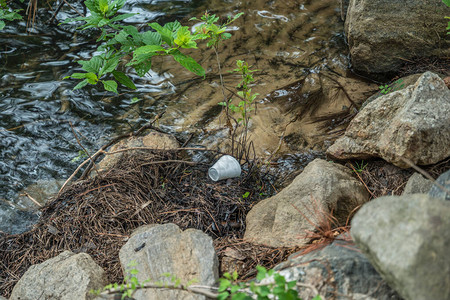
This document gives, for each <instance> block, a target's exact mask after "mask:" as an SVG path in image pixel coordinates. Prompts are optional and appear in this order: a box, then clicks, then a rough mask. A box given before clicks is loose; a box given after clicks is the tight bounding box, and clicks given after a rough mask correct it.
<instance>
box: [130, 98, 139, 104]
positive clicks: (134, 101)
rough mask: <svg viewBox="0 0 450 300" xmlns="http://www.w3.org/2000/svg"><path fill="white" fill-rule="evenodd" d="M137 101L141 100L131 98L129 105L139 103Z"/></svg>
mask: <svg viewBox="0 0 450 300" xmlns="http://www.w3.org/2000/svg"><path fill="white" fill-rule="evenodd" d="M139 101H141V99H139V98H138V97H133V98H131V101H130V103H131V104H135V103H137V102H139Z"/></svg>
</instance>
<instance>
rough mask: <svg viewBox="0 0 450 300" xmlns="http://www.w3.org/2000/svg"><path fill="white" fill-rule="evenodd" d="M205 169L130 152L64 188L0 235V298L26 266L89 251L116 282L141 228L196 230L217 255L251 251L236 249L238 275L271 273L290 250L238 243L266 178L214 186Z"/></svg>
mask: <svg viewBox="0 0 450 300" xmlns="http://www.w3.org/2000/svg"><path fill="white" fill-rule="evenodd" d="M209 165H210V163H208V165H206V164H204V163H193V162H188V161H186V160H183V157H182V151H181V152H180V151H170V150H152V151H141V152H139V153H138V152H137V151H133V154H127V153H125V154H124V155H123V156H122V158H121V159H120V160H119V161H118V162H117V163H116V164H115V165H114V166H113V167H112V168H111V169H110V170H109V171H106V172H105V173H101V174H100V175H99V176H96V177H94V178H88V179H86V180H79V181H77V182H75V183H74V184H72V185H71V186H68V187H67V188H65V189H64V190H63V191H62V192H61V193H60V195H58V196H57V197H56V198H55V199H54V200H53V201H51V202H50V203H48V204H47V205H46V206H44V207H43V208H42V209H41V217H40V221H39V223H38V224H36V225H35V226H34V227H33V228H32V229H31V230H30V231H28V232H25V233H22V234H17V235H5V234H4V235H2V236H0V255H1V257H2V260H1V262H0V289H1V290H2V292H3V296H6V297H8V296H9V295H10V293H11V291H12V288H13V286H14V285H15V284H16V282H17V281H18V280H19V279H20V278H21V276H22V275H23V274H24V273H25V271H26V270H27V269H28V268H29V267H30V266H31V265H33V264H38V263H41V262H43V261H45V260H47V259H49V258H52V257H55V256H57V255H59V254H60V253H61V252H63V251H64V250H70V251H72V252H75V253H79V252H86V253H88V254H89V255H91V257H92V258H93V259H94V260H95V261H96V262H97V263H98V264H99V265H100V266H101V267H102V268H103V269H104V270H105V271H106V273H107V276H108V280H109V281H110V282H121V281H122V279H123V274H122V270H121V267H120V262H119V259H118V257H119V255H118V254H119V250H120V248H121V247H122V246H123V245H124V244H125V243H126V241H127V240H128V238H129V236H130V234H131V233H132V232H133V230H134V229H136V228H138V227H140V226H142V225H145V224H165V223H175V224H177V225H178V226H179V227H180V228H182V229H183V230H184V229H187V228H196V229H199V230H202V231H203V232H205V233H207V234H208V235H210V236H211V237H212V238H213V239H214V240H216V242H215V244H216V246H217V248H218V250H220V249H222V248H223V249H225V248H226V247H228V246H229V245H232V244H233V245H235V247H239V245H241V246H240V249H241V250H242V249H244V250H245V249H247V248H248V249H250V251H244V250H242V251H241V253H246V254H245V255H244V257H243V258H242V260H243V261H244V262H245V263H244V264H245V266H246V267H245V268H244V270H242V273H243V274H249V273H251V271H250V268H254V266H255V265H256V264H262V265H264V266H265V267H267V268H272V267H273V266H274V265H275V264H277V263H279V262H281V261H282V260H284V259H286V257H287V256H288V255H289V254H290V253H292V252H293V251H285V250H283V249H281V250H276V249H273V248H270V247H263V246H259V247H257V248H252V247H250V246H249V244H245V243H243V242H242V241H241V239H242V237H243V233H244V231H245V217H246V215H247V212H248V211H249V210H250V209H251V207H252V206H253V205H254V204H255V203H257V202H258V201H259V200H261V199H262V198H263V197H267V196H268V195H271V194H273V192H274V190H273V187H272V186H271V184H270V183H269V181H268V180H264V179H262V178H261V177H260V176H259V175H258V174H257V173H256V172H255V173H253V174H248V173H246V172H245V170H244V174H243V175H242V176H241V177H240V178H236V179H229V180H224V181H219V182H213V181H211V180H210V179H208V178H207V170H208V167H209ZM219 248H220V249H219ZM255 249H256V250H255ZM274 253H275V254H274Z"/></svg>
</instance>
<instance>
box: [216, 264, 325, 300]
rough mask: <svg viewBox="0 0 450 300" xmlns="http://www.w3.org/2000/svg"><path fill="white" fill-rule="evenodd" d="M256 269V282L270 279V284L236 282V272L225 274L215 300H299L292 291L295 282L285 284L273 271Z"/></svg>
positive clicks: (261, 268)
mask: <svg viewBox="0 0 450 300" xmlns="http://www.w3.org/2000/svg"><path fill="white" fill-rule="evenodd" d="M256 268H257V270H258V274H257V275H256V279H257V280H258V281H262V280H264V279H266V278H268V277H272V278H273V280H272V282H271V283H268V284H257V283H255V282H251V283H244V282H237V279H238V274H237V272H236V271H235V272H233V274H230V273H225V274H224V278H221V279H220V286H219V290H218V292H219V295H218V297H217V299H219V300H226V299H232V300H252V299H255V298H254V297H252V295H256V299H258V300H269V299H280V300H301V299H300V298H299V296H298V292H297V291H296V290H295V289H294V287H295V286H296V285H297V282H296V281H290V282H287V281H286V279H285V278H284V276H282V275H281V274H279V273H276V272H275V271H274V270H267V269H266V268H264V267H262V266H257V267H256ZM313 300H321V297H320V296H319V295H318V296H316V297H314V299H313Z"/></svg>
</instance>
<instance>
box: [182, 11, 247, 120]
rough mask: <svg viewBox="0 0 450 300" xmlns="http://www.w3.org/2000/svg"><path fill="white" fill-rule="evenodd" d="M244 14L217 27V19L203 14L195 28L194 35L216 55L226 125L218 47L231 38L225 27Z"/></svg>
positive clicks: (225, 100)
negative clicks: (204, 41)
mask: <svg viewBox="0 0 450 300" xmlns="http://www.w3.org/2000/svg"><path fill="white" fill-rule="evenodd" d="M243 14H244V13H242V12H241V13H238V14H236V15H235V16H234V17H228V19H227V21H226V22H225V23H224V24H221V25H219V24H218V21H219V17H218V16H216V15H214V14H212V15H210V14H209V13H208V12H205V14H204V15H203V16H202V17H201V19H200V20H201V21H202V22H203V23H201V24H200V25H199V26H197V27H196V29H195V33H196V34H197V35H199V36H200V37H201V38H202V39H206V40H207V44H206V46H207V47H211V48H213V50H214V53H215V55H216V60H217V67H218V68H219V78H220V86H221V89H222V96H223V103H225V104H226V105H225V107H226V114H227V117H228V123H230V122H229V120H230V118H229V107H228V101H227V98H226V96H225V84H224V82H223V75H222V67H221V64H220V58H219V46H220V43H221V42H222V41H224V40H227V39H229V38H231V33H229V32H226V31H227V26H229V25H230V24H231V23H233V22H234V21H236V20H237V19H238V18H240V17H241V16H242V15H243ZM190 20H197V18H195V17H194V18H191V19H190Z"/></svg>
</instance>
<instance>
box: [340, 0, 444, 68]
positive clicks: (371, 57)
mask: <svg viewBox="0 0 450 300" xmlns="http://www.w3.org/2000/svg"><path fill="white" fill-rule="evenodd" d="M342 2H343V4H344V5H345V3H346V2H347V1H346V0H342ZM344 5H343V6H344ZM344 9H345V8H344ZM344 11H346V12H347V15H346V20H345V34H346V36H347V41H348V45H349V48H350V56H351V61H352V66H353V68H354V69H355V70H357V71H362V72H365V73H386V72H390V71H396V70H397V69H398V67H400V66H401V65H402V64H404V62H405V60H411V59H415V58H424V57H432V56H441V57H445V56H449V55H450V40H449V39H448V38H446V30H445V27H446V26H445V25H446V22H445V19H444V16H449V15H450V8H448V7H447V6H446V5H445V4H444V3H442V1H437V0H410V1H401V0H391V1H385V0H350V3H349V7H348V10H344Z"/></svg>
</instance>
